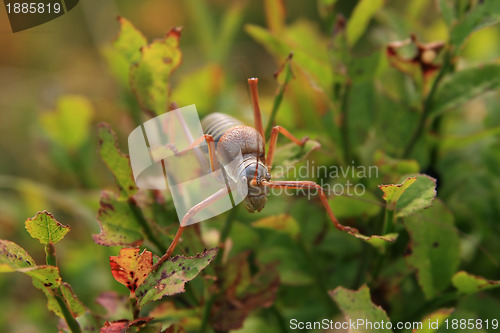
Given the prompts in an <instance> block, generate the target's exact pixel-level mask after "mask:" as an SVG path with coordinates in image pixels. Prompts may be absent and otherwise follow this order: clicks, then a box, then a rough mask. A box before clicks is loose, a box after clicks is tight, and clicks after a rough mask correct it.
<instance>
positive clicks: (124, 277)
mask: <svg viewBox="0 0 500 333" xmlns="http://www.w3.org/2000/svg"><path fill="white" fill-rule="evenodd" d="M109 264H110V266H111V273H112V274H113V277H114V278H115V280H116V281H118V282H120V283H121V284H123V285H124V286H126V287H127V288H128V289H129V290H130V294H131V295H132V296H135V290H136V289H137V287H139V286H140V285H141V284H142V283H143V282H144V280H145V279H146V277H147V276H148V275H149V273H150V272H151V269H152V267H153V254H152V253H151V252H149V251H146V250H144V251H143V252H142V253H141V254H139V249H137V248H123V249H121V250H120V255H119V256H117V257H109Z"/></svg>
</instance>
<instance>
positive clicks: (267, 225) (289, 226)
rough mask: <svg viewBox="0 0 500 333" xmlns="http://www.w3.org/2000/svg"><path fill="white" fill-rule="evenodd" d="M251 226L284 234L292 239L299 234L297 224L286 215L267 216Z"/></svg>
mask: <svg viewBox="0 0 500 333" xmlns="http://www.w3.org/2000/svg"><path fill="white" fill-rule="evenodd" d="M252 226H254V227H257V228H263V229H271V230H276V231H281V232H284V233H286V234H288V235H290V237H292V238H294V237H296V236H297V235H298V234H299V233H300V226H299V224H298V222H297V221H296V220H295V219H294V218H293V217H292V216H290V215H288V214H280V215H274V216H267V217H264V218H262V219H260V220H257V221H255V222H253V223H252Z"/></svg>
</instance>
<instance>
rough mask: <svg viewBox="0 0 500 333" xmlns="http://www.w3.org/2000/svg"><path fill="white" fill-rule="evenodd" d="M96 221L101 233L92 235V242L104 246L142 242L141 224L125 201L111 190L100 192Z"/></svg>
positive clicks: (132, 244) (131, 244)
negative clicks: (116, 196)
mask: <svg viewBox="0 0 500 333" xmlns="http://www.w3.org/2000/svg"><path fill="white" fill-rule="evenodd" d="M100 205H101V208H100V209H99V212H98V214H97V221H98V222H99V225H100V227H101V233H100V234H98V235H92V238H93V239H94V242H96V243H97V244H100V245H106V246H119V245H126V246H135V245H139V244H141V243H142V240H143V236H142V233H141V230H142V229H141V225H140V224H139V222H138V221H137V219H136V218H135V215H134V213H133V211H132V209H131V207H130V205H129V203H128V202H127V201H123V200H118V199H116V198H115V197H114V194H113V193H112V192H108V191H105V192H103V193H102V196H101V201H100Z"/></svg>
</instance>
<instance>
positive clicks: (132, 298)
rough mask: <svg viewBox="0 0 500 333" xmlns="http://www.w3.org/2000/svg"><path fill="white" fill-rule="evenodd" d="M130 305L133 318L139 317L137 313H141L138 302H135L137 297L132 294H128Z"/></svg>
mask: <svg viewBox="0 0 500 333" xmlns="http://www.w3.org/2000/svg"><path fill="white" fill-rule="evenodd" d="M129 301H130V307H131V308H132V317H133V318H134V320H135V319H137V318H139V314H140V313H141V309H139V304H138V303H137V298H135V295H134V296H130V298H129Z"/></svg>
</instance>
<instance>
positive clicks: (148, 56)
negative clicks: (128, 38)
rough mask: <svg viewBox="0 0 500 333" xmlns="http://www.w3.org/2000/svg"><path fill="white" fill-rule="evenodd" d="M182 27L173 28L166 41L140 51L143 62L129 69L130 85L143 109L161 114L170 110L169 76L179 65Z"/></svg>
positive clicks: (147, 46) (153, 43) (150, 45)
mask: <svg viewBox="0 0 500 333" xmlns="http://www.w3.org/2000/svg"><path fill="white" fill-rule="evenodd" d="M180 36H181V29H180V28H173V29H171V30H170V31H169V32H168V33H167V35H166V36H165V38H164V39H161V40H156V41H153V42H152V43H151V44H149V45H146V46H144V47H142V48H141V57H140V60H139V61H138V62H137V63H136V64H135V65H133V66H132V67H131V69H130V84H131V86H132V90H133V91H134V94H135V96H136V97H137V100H138V102H139V104H140V106H141V107H142V109H143V110H145V111H149V112H151V113H153V114H156V115H159V114H162V113H164V112H166V111H167V110H168V106H169V95H170V83H169V79H170V75H171V74H172V72H173V71H174V70H175V69H176V68H177V67H178V66H179V65H180V63H181V59H182V53H181V50H180V49H179V40H180Z"/></svg>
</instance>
